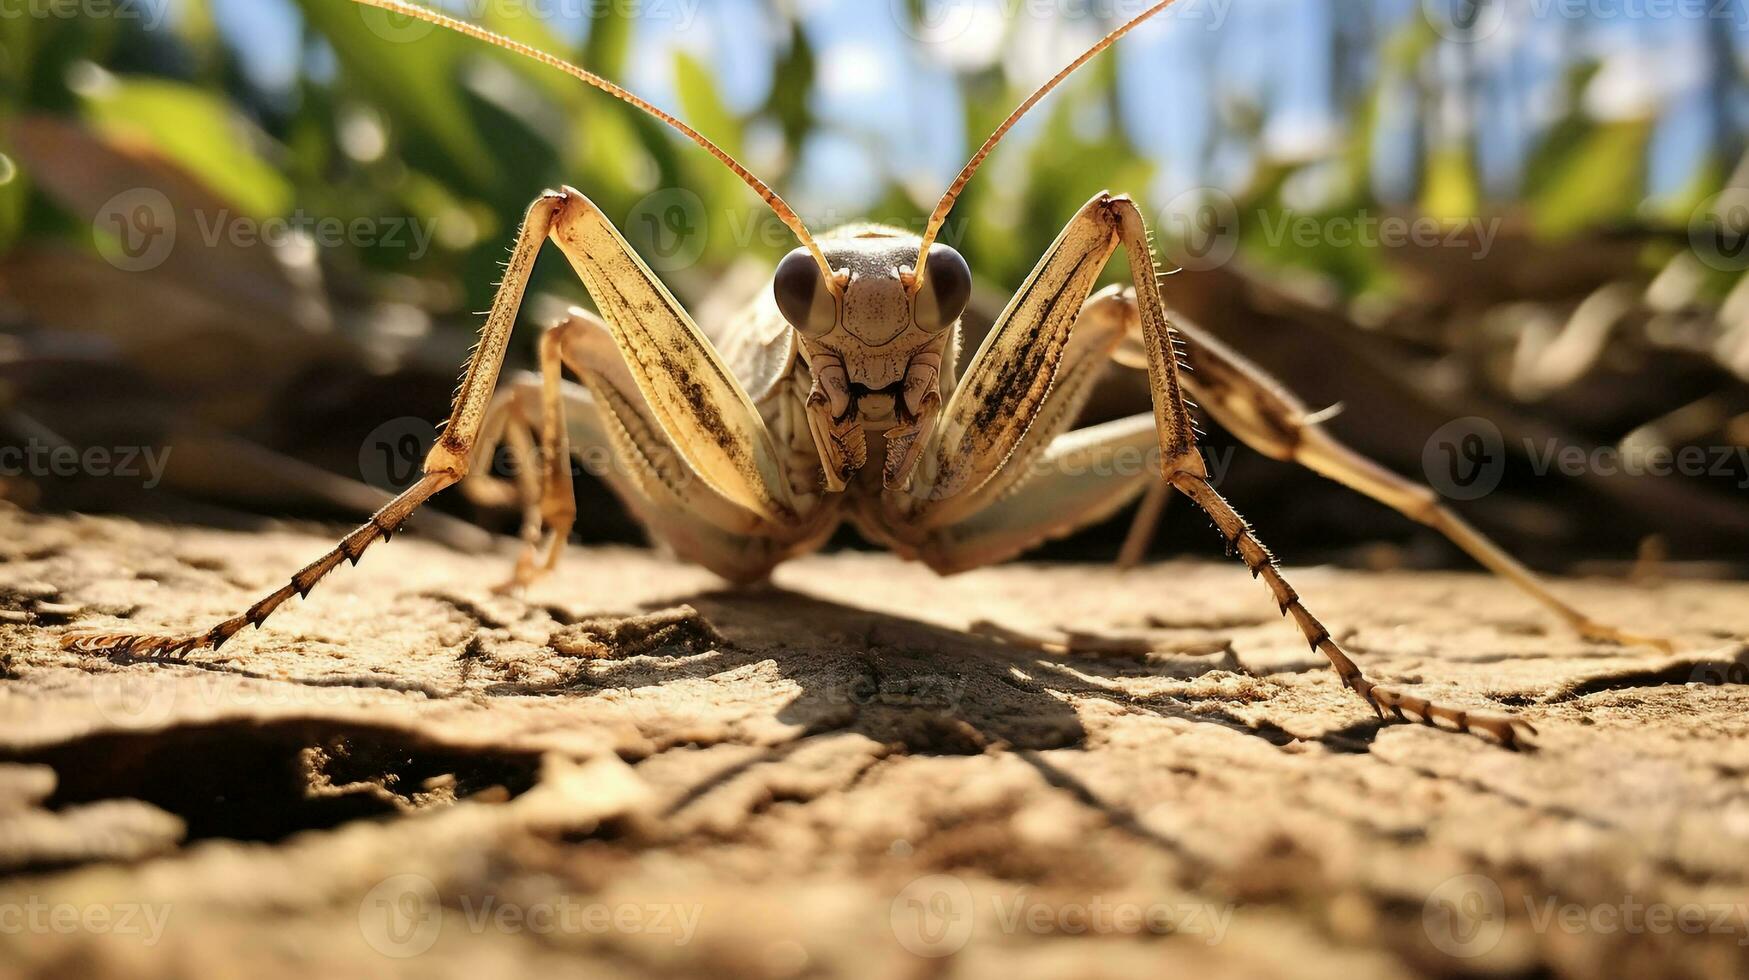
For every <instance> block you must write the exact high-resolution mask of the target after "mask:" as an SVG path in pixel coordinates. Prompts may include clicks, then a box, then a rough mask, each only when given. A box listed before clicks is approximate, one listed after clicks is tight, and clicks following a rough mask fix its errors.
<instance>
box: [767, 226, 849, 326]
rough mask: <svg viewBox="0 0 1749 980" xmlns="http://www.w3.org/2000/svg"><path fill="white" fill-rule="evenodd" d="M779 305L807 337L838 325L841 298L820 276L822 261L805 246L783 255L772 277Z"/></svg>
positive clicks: (792, 324) (790, 322)
mask: <svg viewBox="0 0 1749 980" xmlns="http://www.w3.org/2000/svg"><path fill="white" fill-rule="evenodd" d="M771 288H772V291H773V292H774V293H775V294H776V296H777V308H778V310H779V311H780V312H782V313H783V318H784V319H785V320H788V321H789V324H790V326H792V327H795V328H796V329H797V330H799V331H801V332H802V334H803V335H804V336H808V337H820V336H824V335H825V334H827V333H830V332H831V330H832V328H833V327H835V326H837V325H838V300H837V297H835V296H834V295H833V294H832V290H831V288H830V287H829V286H827V285H826V282H825V280H823V279H822V278H821V276H820V264H819V263H818V262H816V261H814V254H813V253H812V252H810V251H808V250H807V249H806V248H805V247H804V248H798V249H796V250H795V251H793V252H791V253H789V254H788V255H786V256H784V257H783V261H782V262H779V263H778V264H777V275H776V276H774V277H773V278H772V283H771Z"/></svg>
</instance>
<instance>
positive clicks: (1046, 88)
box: [909, 0, 1177, 293]
mask: <svg viewBox="0 0 1749 980" xmlns="http://www.w3.org/2000/svg"><path fill="white" fill-rule="evenodd" d="M1176 2H1177V0H1160V2H1159V3H1156V4H1154V5H1153V6H1152V7H1149V8H1148V9H1147V10H1144V11H1142V12H1141V13H1140V14H1137V15H1136V16H1135V17H1133V18H1131V19H1130V20H1129V21H1128V22H1127V23H1125V24H1124V25H1123V26H1121V27H1119V28H1118V29H1117V30H1114V31H1112V32H1111V33H1110V34H1107V35H1105V37H1103V38H1100V40H1099V43H1098V44H1095V45H1094V46H1093V47H1091V48H1088V49H1087V51H1086V52H1085V53H1084V54H1082V55H1081V57H1079V58H1076V59H1075V60H1074V61H1073V62H1071V63H1070V64H1069V66H1068V67H1067V68H1064V69H1063V70H1062V71H1060V72H1057V74H1056V76H1055V77H1053V78H1052V79H1051V80H1050V81H1048V82H1046V83H1044V84H1043V85H1041V86H1039V88H1038V91H1036V92H1034V93H1032V95H1031V96H1029V97H1028V98H1027V100H1026V101H1025V102H1022V103H1021V104H1020V107H1019V108H1018V109H1015V110H1014V111H1013V112H1012V113H1010V114H1009V116H1008V118H1007V119H1004V120H1003V121H1002V125H1000V126H997V127H996V131H995V132H994V133H991V134H990V138H989V139H987V140H985V141H984V145H983V146H980V147H978V152H977V153H975V154H973V155H972V159H971V161H970V162H968V163H967V164H966V166H965V169H963V170H961V171H960V174H959V176H958V177H956V178H954V182H953V184H952V186H950V187H948V189H947V193H946V194H943V195H942V196H941V203H939V204H937V205H936V206H935V212H934V213H933V214H931V215H930V216H929V225H928V226H927V227H926V228H925V229H924V231H923V248H922V249H920V250H919V251H918V253H917V265H916V269H917V270H918V271H916V272H914V273H913V274H912V275H911V281H910V283H909V286H910V288H911V291H912V292H913V293H915V292H916V291H917V290H918V289H919V288H921V286H922V283H923V275H922V270H923V269H924V268H925V266H926V262H925V260H926V259H928V258H929V247H930V246H931V245H934V244H935V239H936V236H938V235H940V234H941V228H942V226H943V225H945V224H946V223H947V216H948V214H949V212H951V211H953V205H954V202H955V201H957V200H959V196H960V192H961V191H963V190H965V189H966V185H967V184H969V183H971V180H972V175H973V174H975V173H977V172H978V168H979V167H981V166H983V165H984V160H985V158H987V157H989V155H990V151H991V150H994V149H995V148H996V144H998V143H1000V142H1002V137H1004V136H1007V135H1008V131H1009V130H1011V129H1013V128H1014V124H1015V123H1017V122H1019V121H1020V120H1021V118H1022V117H1024V116H1025V115H1026V114H1027V113H1028V112H1029V111H1031V110H1032V107H1033V106H1035V105H1038V104H1039V102H1040V101H1041V100H1043V99H1044V97H1045V96H1047V95H1049V94H1051V90H1052V89H1054V88H1056V87H1057V86H1058V85H1060V84H1062V82H1063V79H1065V78H1068V77H1069V76H1070V75H1073V74H1075V72H1076V71H1077V70H1079V69H1080V67H1081V66H1082V65H1085V64H1086V63H1088V62H1089V61H1092V60H1093V59H1094V58H1095V57H1098V55H1099V53H1100V52H1101V51H1104V50H1105V49H1106V48H1109V47H1111V46H1112V45H1113V44H1116V43H1117V41H1118V38H1121V37H1123V36H1124V35H1125V34H1128V33H1129V32H1130V31H1133V30H1135V29H1136V27H1137V26H1138V25H1140V24H1141V23H1142V22H1143V21H1145V20H1147V19H1148V18H1150V17H1152V16H1154V15H1155V14H1157V13H1159V12H1160V11H1162V10H1165V9H1166V8H1167V7H1170V6H1172V5H1173V4H1174V3H1176Z"/></svg>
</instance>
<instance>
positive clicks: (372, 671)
mask: <svg viewBox="0 0 1749 980" xmlns="http://www.w3.org/2000/svg"><path fill="white" fill-rule="evenodd" d="M330 540H331V539H330V538H329V537H327V532H326V531H325V530H321V529H313V530H307V531H296V530H281V531H272V532H263V533H258V534H237V533H226V532H218V531H210V530H199V529H185V528H176V527H167V526H150V525H141V524H136V523H132V522H128V521H122V520H116V519H100V518H71V519H69V518H46V517H33V516H27V515H24V514H21V513H18V512H16V511H10V510H0V620H3V622H4V625H0V677H3V678H4V680H3V681H0V975H44V976H68V977H90V978H99V977H123V976H126V977H190V976H198V975H214V976H229V975H251V976H261V977H272V976H287V977H290V976H300V977H302V976H312V975H313V976H330V977H339V976H354V975H362V976H415V975H417V976H421V977H447V976H467V977H487V976H504V975H531V976H533V975H545V974H548V973H552V972H555V971H560V970H563V971H566V972H567V974H574V975H585V976H638V977H643V976H689V975H698V976H749V977H809V976H856V977H894V978H901V977H903V978H909V977H924V976H957V977H985V976H1001V977H1033V976H1040V977H1047V976H1076V977H1081V976H1111V977H1124V978H1134V977H1137V976H1160V975H1165V976H1186V975H1191V976H1209V977H1266V976H1289V975H1291V976H1304V977H1323V976H1328V977H1340V978H1342V980H1363V978H1373V977H1380V978H1382V977H1398V976H1415V975H1427V974H1436V975H1444V974H1477V975H1507V976H1516V975H1531V976H1536V975H1555V976H1571V977H1593V976H1595V977H1604V976H1627V975H1646V976H1653V975H1658V976H1708V977H1731V976H1745V975H1749V739H1746V738H1745V735H1746V734H1749V714H1746V712H1745V708H1749V646H1745V644H1744V643H1743V642H1742V640H1741V639H1740V638H1742V637H1746V636H1749V586H1745V585H1741V584H1709V583H1688V582H1682V583H1670V584H1665V585H1658V586H1625V585H1620V584H1610V583H1594V582H1562V583H1560V588H1561V591H1562V592H1563V593H1564V594H1565V595H1567V596H1570V597H1571V598H1572V599H1573V600H1575V601H1576V602H1577V603H1578V604H1579V605H1581V606H1582V607H1584V608H1586V609H1589V610H1593V611H1595V612H1596V613H1598V614H1599V615H1601V616H1604V617H1606V618H1610V619H1613V620H1615V621H1617V622H1620V623H1622V624H1624V625H1628V626H1631V627H1639V628H1643V629H1652V630H1658V631H1662V632H1664V633H1666V634H1668V635H1671V636H1673V637H1675V638H1676V639H1677V641H1678V643H1679V648H1680V650H1681V652H1680V653H1679V654H1678V655H1676V656H1674V657H1671V656H1668V655H1664V654H1661V653H1658V652H1656V651H1652V650H1641V649H1615V648H1608V647H1600V646H1596V645H1591V644H1587V643H1584V642H1582V641H1579V640H1577V639H1575V638H1574V637H1573V636H1571V635H1570V634H1568V633H1567V632H1565V631H1564V630H1563V629H1562V628H1560V627H1559V626H1558V625H1554V624H1553V623H1552V621H1551V619H1550V618H1549V617H1548V616H1546V615H1545V614H1544V613H1543V612H1542V611H1541V610H1540V609H1539V608H1538V607H1536V606H1535V605H1534V604H1533V603H1532V602H1531V601H1529V600H1528V599H1526V598H1524V597H1523V596H1522V595H1521V594H1519V593H1518V592H1516V591H1514V590H1513V589H1512V588H1511V587H1509V586H1507V585H1505V584H1502V583H1500V582H1498V581H1495V580H1492V579H1490V578H1487V577H1484V576H1479V575H1459V574H1440V575H1406V574H1390V575H1371V574H1359V573H1349V572H1338V571H1334V570H1327V569H1320V568H1299V569H1290V573H1291V574H1290V576H1289V579H1290V581H1292V582H1293V583H1294V584H1295V585H1296V586H1297V587H1298V588H1299V590H1300V591H1301V592H1302V593H1304V595H1305V596H1306V601H1307V604H1308V606H1309V607H1310V608H1311V609H1312V611H1313V612H1314V613H1316V614H1317V615H1318V616H1320V617H1321V618H1323V619H1324V620H1325V622H1327V623H1329V624H1331V626H1332V628H1333V629H1335V631H1336V634H1337V636H1338V638H1339V639H1341V640H1342V641H1343V642H1345V643H1346V644H1347V646H1348V647H1349V649H1350V650H1351V652H1353V653H1354V654H1355V656H1356V659H1357V660H1359V661H1360V662H1361V663H1362V664H1363V666H1364V667H1366V668H1367V669H1368V671H1369V672H1370V673H1371V674H1372V676H1374V677H1375V678H1376V679H1380V680H1388V681H1392V682H1396V683H1398V684H1400V685H1402V686H1404V687H1407V688H1409V689H1411V690H1413V691H1415V692H1417V693H1421V694H1425V695H1430V696H1437V697H1439V698H1443V699H1445V700H1448V701H1450V702H1453V703H1456V704H1459V705H1462V706H1469V707H1475V708H1482V709H1490V708H1491V709H1493V710H1509V711H1513V712H1516V713H1518V714H1520V715H1522V716H1523V717H1525V718H1526V719H1528V720H1530V721H1532V722H1533V723H1534V724H1535V725H1536V726H1537V727H1538V728H1539V729H1540V730H1541V736H1540V738H1539V740H1538V745H1539V747H1538V748H1536V749H1535V750H1531V751H1521V752H1513V751H1508V750H1506V749H1503V748H1500V747H1498V746H1496V745H1493V744H1490V743H1489V742H1487V741H1485V740H1483V739H1480V738H1475V737H1470V736H1463V735H1456V734H1450V733H1444V732H1439V731H1433V730H1429V729H1427V728H1423V727H1417V726H1410V725H1390V726H1384V725H1381V724H1380V723H1378V722H1377V721H1375V720H1373V719H1372V718H1371V716H1370V714H1369V712H1368V711H1367V709H1366V708H1365V706H1364V705H1363V704H1362V703H1361V702H1360V701H1359V700H1358V699H1357V698H1355V697H1354V696H1353V695H1352V694H1351V693H1349V692H1347V691H1345V690H1343V689H1342V688H1341V687H1340V686H1339V684H1338V683H1337V681H1336V678H1335V676H1334V675H1333V674H1332V673H1331V672H1330V671H1329V670H1328V669H1327V668H1326V666H1325V665H1324V664H1323V663H1322V661H1321V660H1320V659H1318V658H1317V657H1315V655H1313V654H1310V653H1308V651H1307V650H1306V648H1305V646H1304V644H1303V643H1302V642H1301V641H1300V639H1299V637H1298V634H1297V632H1296V631H1295V630H1294V629H1293V628H1292V627H1291V626H1290V625H1289V624H1287V623H1285V622H1283V621H1282V620H1281V619H1280V618H1279V617H1278V616H1277V615H1276V613H1275V609H1274V607H1273V606H1272V604H1271V603H1270V601H1269V599H1268V597H1267V595H1266V594H1265V592H1264V591H1263V589H1262V588H1261V587H1260V586H1258V585H1257V584H1255V583H1253V582H1251V581H1250V580H1249V578H1248V576H1247V575H1246V574H1245V572H1244V571H1243V569H1242V568H1239V567H1238V566H1237V564H1236V563H1234V564H1224V563H1219V562H1215V561H1211V562H1209V563H1175V564H1168V565H1160V566H1155V567H1151V568H1147V569H1143V570H1140V571H1137V572H1133V573H1127V574H1125V573H1119V572H1117V571H1115V570H1111V569H1107V568H1099V567H1085V566H1075V567H1067V566H1056V567H1051V566H1038V565H1032V566H1029V565H1015V566H1009V567H1003V568H998V569H992V570H987V571H983V572H978V573H973V574H970V575H966V576H963V577H960V578H955V579H950V580H942V579H938V578H936V577H934V576H933V575H932V574H931V573H929V572H928V571H927V570H925V569H923V568H921V567H918V566H911V565H905V564H902V563H900V562H897V561H895V560H893V559H891V558H889V557H886V556H877V555H863V554H840V555H832V556H827V557H820V558H814V559H809V560H805V561H801V562H797V563H795V564H793V565H790V566H786V567H784V568H782V569H780V570H779V572H778V574H777V577H776V580H775V584H774V585H773V586H770V587H767V588H764V589H760V590H755V591H744V592H725V591H723V590H722V587H721V585H720V583H718V582H717V581H716V580H715V579H713V578H712V577H711V576H710V575H709V574H707V573H704V572H701V571H698V570H695V569H690V568H687V567H684V566H678V565H675V564H673V563H671V562H669V561H666V560H664V559H662V558H660V557H657V556H655V555H652V554H649V553H646V552H641V551H635V550H586V549H574V550H573V551H572V553H571V554H569V555H568V556H567V560H566V562H565V564H564V566H563V568H562V569H561V570H560V572H559V573H558V574H557V575H556V576H554V577H553V578H552V579H550V580H549V581H546V582H544V583H543V584H541V585H540V586H538V587H537V588H535V589H533V590H531V591H530V593H529V594H528V595H526V596H524V597H522V598H507V597H502V596H498V595H495V594H493V592H492V589H491V586H492V585H493V584H495V582H496V581H497V580H498V579H499V578H501V577H502V576H503V575H504V574H505V572H506V570H507V567H508V565H507V561H505V560H502V559H498V558H495V557H494V558H485V559H482V558H479V557H476V556H465V555H461V554H457V553H454V552H451V551H448V550H445V549H443V548H441V547H439V546H437V545H434V544H430V543H427V542H423V541H420V540H417V539H416V538H413V537H408V538H400V539H397V540H396V541H395V542H394V543H393V544H391V545H389V546H387V547H381V548H379V549H377V550H374V551H372V552H371V554H370V555H369V556H368V557H367V558H366V559H365V561H364V562H363V563H362V564H361V566H360V567H359V568H358V569H357V570H347V571H344V572H342V573H340V574H337V575H335V576H334V577H333V578H331V579H329V580H328V581H327V582H326V583H324V584H323V585H322V586H321V587H320V588H319V589H318V590H317V591H316V592H315V593H314V594H313V595H312V597H311V598H310V599H309V600H308V601H307V602H301V603H294V604H293V605H292V606H290V607H288V608H287V609H286V610H284V611H282V612H280V613H279V614H278V615H277V616H275V617H274V618H273V620H272V621H271V623H270V624H269V626H268V628H267V629H265V630H262V631H249V632H246V633H244V634H242V635H240V636H239V637H238V638H237V639H235V640H234V641H232V642H231V643H230V644H229V645H228V646H226V647H225V648H224V650H223V651H222V653H218V654H214V653H211V652H205V653H200V654H197V655H195V656H193V657H191V658H190V659H189V660H188V661H187V662H185V663H150V662H134V661H131V660H128V659H126V658H92V657H86V656H79V655H74V654H70V653H66V652H63V651H62V650H61V649H60V648H59V646H58V644H57V636H58V634H59V633H60V632H61V631H62V630H63V629H64V628H65V627H66V625H67V624H70V623H84V624H103V623H119V622H123V621H126V622H130V623H134V624H149V625H152V626H159V625H162V626H167V627H195V626H202V625H206V624H207V623H209V622H210V621H212V620H214V619H216V618H219V617H223V616H228V615H230V614H231V613H233V612H235V611H236V610H237V609H238V608H239V607H240V606H242V605H245V604H247V603H248V602H250V601H251V600H253V599H254V598H255V597H256V595H257V594H259V593H261V592H263V591H265V590H267V589H270V588H272V587H275V586H277V585H278V584H279V582H280V581H282V580H283V576H284V575H286V574H287V573H289V572H290V571H291V570H293V569H295V568H297V567H298V566H299V565H301V564H302V563H303V562H304V561H306V560H308V559H309V558H311V557H313V556H314V555H315V554H316V553H319V552H320V551H322V550H323V549H325V548H326V547H327V545H328V544H329V543H330Z"/></svg>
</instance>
